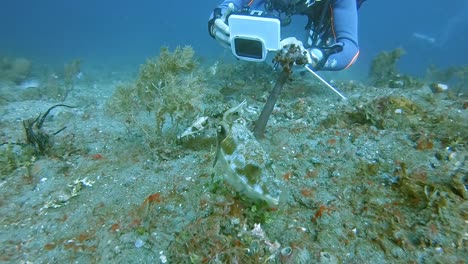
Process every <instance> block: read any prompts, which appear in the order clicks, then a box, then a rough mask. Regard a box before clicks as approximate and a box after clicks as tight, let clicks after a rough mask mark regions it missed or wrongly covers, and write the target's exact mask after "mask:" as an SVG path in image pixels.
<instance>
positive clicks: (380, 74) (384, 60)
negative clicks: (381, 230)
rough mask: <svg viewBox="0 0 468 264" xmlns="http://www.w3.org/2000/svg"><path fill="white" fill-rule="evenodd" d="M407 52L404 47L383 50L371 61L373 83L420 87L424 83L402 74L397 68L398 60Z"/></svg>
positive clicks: (378, 85)
mask: <svg viewBox="0 0 468 264" xmlns="http://www.w3.org/2000/svg"><path fill="white" fill-rule="evenodd" d="M404 54H405V51H404V49H402V48H398V49H395V50H392V51H388V52H387V51H383V52H381V53H380V54H378V55H377V56H376V57H375V58H374V59H373V60H372V63H371V68H370V72H369V78H370V81H371V83H372V85H374V86H377V87H386V86H388V87H390V88H403V87H405V88H407V87H414V88H419V87H421V86H422V85H423V83H422V82H421V81H419V80H417V79H415V78H414V77H411V76H409V75H402V74H400V73H399V71H398V69H397V62H398V60H399V59H400V58H401V56H403V55H404Z"/></svg>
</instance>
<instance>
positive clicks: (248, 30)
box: [228, 10, 280, 62]
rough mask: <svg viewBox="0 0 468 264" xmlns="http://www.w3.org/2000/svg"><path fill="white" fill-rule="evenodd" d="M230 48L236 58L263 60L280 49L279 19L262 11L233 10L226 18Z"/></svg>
mask: <svg viewBox="0 0 468 264" xmlns="http://www.w3.org/2000/svg"><path fill="white" fill-rule="evenodd" d="M228 24H229V31H230V41H231V50H232V53H233V54H234V56H236V57H237V58H238V59H241V60H246V61H256V62H260V61H264V60H265V59H266V56H267V53H268V51H274V50H278V49H280V20H279V19H278V18H276V17H274V16H269V15H266V13H265V12H264V11H259V10H249V11H243V12H234V13H232V14H231V15H230V16H229V18H228Z"/></svg>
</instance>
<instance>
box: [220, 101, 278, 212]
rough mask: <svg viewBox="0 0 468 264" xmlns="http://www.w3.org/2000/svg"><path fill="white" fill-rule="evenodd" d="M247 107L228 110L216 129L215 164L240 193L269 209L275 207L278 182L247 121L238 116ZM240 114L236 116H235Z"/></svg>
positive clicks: (239, 106) (225, 178)
mask: <svg viewBox="0 0 468 264" xmlns="http://www.w3.org/2000/svg"><path fill="white" fill-rule="evenodd" d="M245 105H246V101H243V102H242V103H241V104H240V105H238V106H236V107H233V108H231V109H229V110H227V111H226V112H225V113H224V115H223V120H222V121H221V122H220V124H219V127H218V147H217V155H216V161H215V165H216V163H218V166H219V169H220V171H221V173H223V175H224V180H225V181H226V182H227V183H228V184H229V185H230V186H231V187H232V188H233V189H234V190H235V191H237V192H239V194H241V195H242V196H245V197H246V198H248V199H250V200H251V201H253V202H261V201H264V202H266V203H267V204H268V206H270V207H276V206H277V205H278V199H279V196H280V193H281V191H280V181H279V180H278V179H277V178H276V175H275V173H274V171H273V169H272V166H271V162H270V159H269V157H268V155H267V153H266V152H265V150H264V149H263V148H262V146H261V145H260V143H259V142H258V141H257V140H256V139H255V137H254V135H253V133H252V132H251V131H250V130H249V129H248V128H247V124H246V123H247V122H246V120H245V119H244V118H242V117H241V113H242V110H243V108H244V106H245ZM235 113H240V115H239V116H234V114H235Z"/></svg>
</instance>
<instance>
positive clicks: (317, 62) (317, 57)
mask: <svg viewBox="0 0 468 264" xmlns="http://www.w3.org/2000/svg"><path fill="white" fill-rule="evenodd" d="M309 54H310V58H311V60H310V61H309V64H308V65H309V68H310V69H312V70H314V71H316V70H319V69H320V68H321V67H322V66H323V57H324V56H323V51H322V50H320V49H317V48H312V49H310V50H309Z"/></svg>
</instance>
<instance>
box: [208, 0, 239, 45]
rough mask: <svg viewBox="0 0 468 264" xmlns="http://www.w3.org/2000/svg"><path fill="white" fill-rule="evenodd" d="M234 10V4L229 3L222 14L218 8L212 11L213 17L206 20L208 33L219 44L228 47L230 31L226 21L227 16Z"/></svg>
mask: <svg viewBox="0 0 468 264" xmlns="http://www.w3.org/2000/svg"><path fill="white" fill-rule="evenodd" d="M234 10H235V7H234V4H232V3H230V4H229V5H228V8H227V9H226V10H225V11H224V14H222V10H221V9H220V8H216V9H215V10H214V11H213V18H212V19H211V20H210V21H209V22H208V31H209V33H210V35H211V36H212V37H213V38H214V39H216V40H217V41H218V42H219V43H220V44H221V46H223V47H225V48H230V46H231V41H230V31H229V25H228V24H227V23H226V22H227V19H226V18H227V17H228V16H229V14H231V13H232V12H233V11H234Z"/></svg>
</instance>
